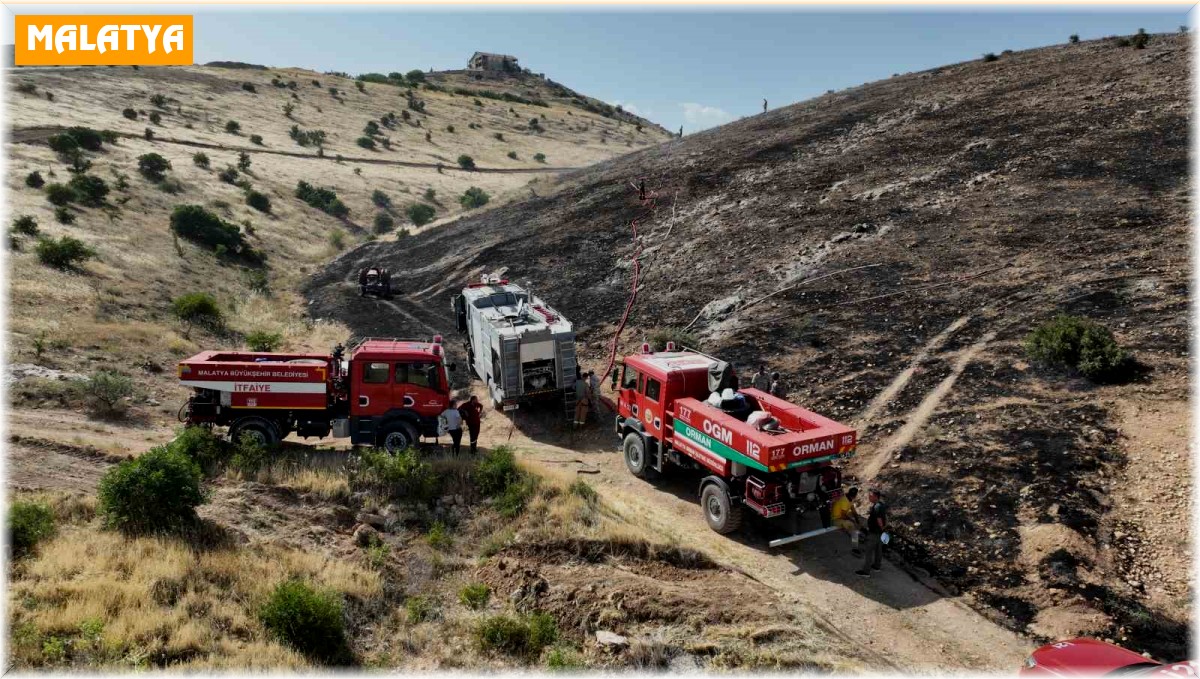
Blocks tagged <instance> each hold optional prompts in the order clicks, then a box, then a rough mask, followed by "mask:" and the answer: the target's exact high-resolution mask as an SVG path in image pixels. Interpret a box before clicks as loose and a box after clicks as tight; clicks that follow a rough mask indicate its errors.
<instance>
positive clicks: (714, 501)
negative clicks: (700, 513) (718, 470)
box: [700, 483, 742, 535]
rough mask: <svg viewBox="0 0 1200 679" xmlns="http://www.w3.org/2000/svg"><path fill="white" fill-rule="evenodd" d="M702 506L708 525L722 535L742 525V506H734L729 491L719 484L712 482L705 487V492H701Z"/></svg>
mask: <svg viewBox="0 0 1200 679" xmlns="http://www.w3.org/2000/svg"><path fill="white" fill-rule="evenodd" d="M700 506H701V507H702V508H703V509H704V520H705V521H708V527H709V528H711V529H713V530H715V531H716V532H718V533H720V534H721V535H728V534H729V533H732V532H733V531H735V530H737V529H738V528H741V527H742V507H741V506H740V505H738V506H734V504H733V501H732V500H731V499H730V497H729V493H727V492H726V491H725V489H724V488H722V487H721V486H719V485H718V484H715V483H710V484H708V485H707V486H705V487H704V492H703V493H701V494H700Z"/></svg>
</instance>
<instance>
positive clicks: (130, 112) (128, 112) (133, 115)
mask: <svg viewBox="0 0 1200 679" xmlns="http://www.w3.org/2000/svg"><path fill="white" fill-rule="evenodd" d="M121 115H123V116H125V117H126V118H128V119H129V120H137V118H138V112H137V111H136V110H135V109H132V108H127V109H125V110H124V111H121Z"/></svg>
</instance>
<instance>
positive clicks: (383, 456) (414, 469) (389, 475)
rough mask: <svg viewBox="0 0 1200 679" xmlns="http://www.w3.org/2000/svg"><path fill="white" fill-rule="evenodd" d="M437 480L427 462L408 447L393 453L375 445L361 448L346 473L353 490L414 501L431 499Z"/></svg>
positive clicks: (435, 489)
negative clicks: (371, 447)
mask: <svg viewBox="0 0 1200 679" xmlns="http://www.w3.org/2000/svg"><path fill="white" fill-rule="evenodd" d="M437 481H438V479H437V477H436V476H435V475H434V473H433V468H432V467H430V465H429V463H427V462H422V461H421V460H420V458H419V457H418V456H417V453H416V452H415V451H412V450H405V451H401V452H399V453H396V454H395V455H389V454H388V453H387V451H384V450H378V449H367V450H363V451H362V452H361V453H359V456H358V459H357V462H356V464H355V466H354V467H353V468H352V470H351V474H350V485H351V487H353V488H354V489H355V490H356V491H358V490H363V491H368V492H373V493H376V494H381V495H383V496H385V497H392V498H397V499H400V498H403V499H405V500H409V501H414V502H428V501H429V500H430V499H432V498H433V496H434V495H435V494H436V492H437Z"/></svg>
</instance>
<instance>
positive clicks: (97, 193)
mask: <svg viewBox="0 0 1200 679" xmlns="http://www.w3.org/2000/svg"><path fill="white" fill-rule="evenodd" d="M67 184H68V186H70V187H71V189H72V190H74V191H75V195H76V197H77V198H78V199H79V202H81V203H83V204H84V205H89V206H92V207H99V206H101V205H103V204H104V197H105V196H107V195H108V184H107V183H105V181H104V180H103V179H101V178H99V177H93V176H92V175H89V174H77V175H75V176H74V177H71V181H70V182H68V183H67Z"/></svg>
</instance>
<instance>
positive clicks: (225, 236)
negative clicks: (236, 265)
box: [171, 205, 256, 259]
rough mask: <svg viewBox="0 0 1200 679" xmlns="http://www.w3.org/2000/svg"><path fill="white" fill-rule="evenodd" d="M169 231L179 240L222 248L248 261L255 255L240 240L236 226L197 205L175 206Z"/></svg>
mask: <svg viewBox="0 0 1200 679" xmlns="http://www.w3.org/2000/svg"><path fill="white" fill-rule="evenodd" d="M171 231H173V232H174V233H175V234H176V235H177V236H179V237H180V238H186V239H187V240H190V241H192V242H195V243H200V244H202V245H207V246H208V247H210V248H213V249H216V248H217V247H218V246H222V247H224V248H225V250H226V251H227V252H231V253H233V252H236V253H239V254H241V255H242V256H243V257H246V258H249V259H254V257H255V255H256V253H253V252H252V251H251V250H250V249H249V246H247V245H246V243H245V241H244V240H243V239H242V233H241V231H240V230H239V229H238V227H237V226H235V225H233V224H230V223H228V222H226V221H224V220H223V219H221V218H220V217H218V216H216V215H215V214H213V213H211V212H209V211H208V210H205V209H204V208H203V207H201V206H199V205H177V206H175V210H174V211H173V212H172V213H171Z"/></svg>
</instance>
